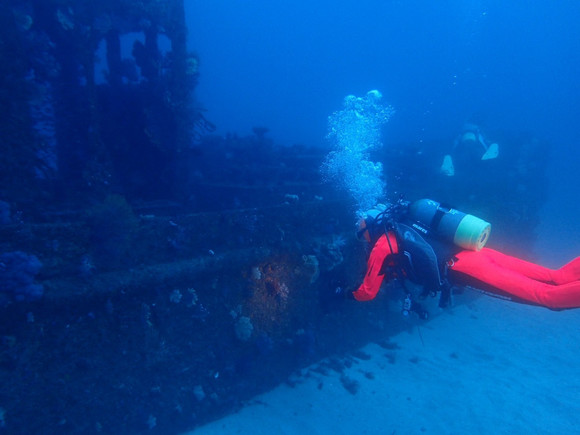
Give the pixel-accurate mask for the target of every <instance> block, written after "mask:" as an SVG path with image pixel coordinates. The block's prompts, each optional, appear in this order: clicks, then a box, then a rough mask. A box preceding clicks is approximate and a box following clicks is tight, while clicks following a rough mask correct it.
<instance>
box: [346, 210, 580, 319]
mask: <svg viewBox="0 0 580 435" xmlns="http://www.w3.org/2000/svg"><path fill="white" fill-rule="evenodd" d="M490 231H491V225H490V224H489V223H487V222H485V221H484V220H482V219H479V218H477V217H475V216H472V215H470V214H465V213H463V212H461V211H458V210H455V209H453V208H448V207H444V206H442V205H441V204H439V203H438V202H436V201H432V200H429V199H422V200H419V201H415V202H413V203H410V202H407V201H402V200H399V201H398V202H396V203H394V204H391V205H390V206H385V205H381V204H380V205H377V206H376V207H375V208H374V209H372V210H369V211H368V212H367V213H366V214H365V215H364V216H363V217H362V218H361V219H360V221H359V229H358V232H357V236H358V237H359V239H361V240H363V241H365V242H366V243H368V244H369V246H370V247H371V248H372V249H371V252H370V256H369V259H368V262H367V271H366V274H365V277H364V280H363V282H362V284H361V285H360V287H359V288H358V289H357V290H356V291H345V290H342V289H340V290H339V291H338V293H340V294H342V295H344V296H346V297H347V298H350V299H356V300H358V301H369V300H372V299H374V298H375V296H376V295H377V293H378V291H379V289H380V287H381V284H382V283H383V280H384V279H385V278H387V279H393V278H396V279H399V280H401V282H402V283H403V287H404V288H405V289H406V288H407V287H406V285H405V281H406V280H407V279H408V280H410V281H412V282H414V283H416V284H420V285H421V286H422V288H423V289H422V292H421V293H420V294H419V295H418V298H419V299H420V298H424V297H426V296H427V295H429V294H431V295H432V296H435V295H437V294H439V295H440V299H439V306H440V307H445V306H447V305H448V304H449V303H450V300H451V297H452V295H453V293H454V291H456V290H459V289H461V288H465V287H472V288H475V289H478V290H480V291H482V292H484V293H486V294H490V295H493V296H497V297H500V298H503V299H508V300H513V301H517V302H524V303H530V304H534V305H540V306H543V307H547V308H550V309H554V310H559V309H566V308H578V307H580V257H577V258H576V259H574V260H572V261H571V262H569V263H568V264H566V265H565V266H563V267H561V268H560V269H557V270H552V269H548V268H545V267H542V266H539V265H536V264H534V263H530V262H527V261H524V260H521V259H518V258H515V257H511V256H508V255H505V254H503V253H501V252H498V251H495V250H493V249H489V248H485V247H484V245H485V244H486V242H487V240H488V238H489V234H490ZM415 296H417V295H413V294H412V292H411V291H407V290H406V297H405V300H404V302H403V310H404V313H405V314H408V313H409V312H415V313H416V314H418V315H419V316H420V317H421V318H427V317H428V315H429V314H428V312H427V311H426V310H425V309H424V308H423V306H422V305H421V304H420V303H419V302H417V301H416V300H415V299H416V298H415Z"/></svg>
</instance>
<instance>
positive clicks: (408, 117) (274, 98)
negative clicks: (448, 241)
mask: <svg viewBox="0 0 580 435" xmlns="http://www.w3.org/2000/svg"><path fill="white" fill-rule="evenodd" d="M186 7H187V19H188V24H189V29H190V33H189V35H190V37H189V41H190V46H191V47H192V49H194V50H196V51H197V52H198V53H199V55H200V59H201V66H200V80H199V86H198V88H197V99H198V102H199V104H200V105H201V106H203V107H204V108H206V109H207V117H208V118H209V119H211V120H212V122H214V123H215V124H216V126H217V128H218V130H217V131H218V132H220V133H222V134H225V133H237V134H247V133H249V132H250V131H251V129H252V127H254V126H266V127H268V128H269V129H270V135H271V137H272V138H274V140H275V141H276V142H278V143H282V144H286V145H291V144H306V145H315V146H322V147H325V146H328V144H327V141H326V139H325V136H326V134H327V117H328V116H329V115H330V114H331V113H332V112H334V111H335V110H336V108H337V107H340V104H341V101H342V99H343V98H344V97H345V96H347V95H350V94H354V95H364V94H365V93H366V92H367V91H369V90H371V89H378V90H380V91H381V92H382V93H383V95H384V98H383V99H384V101H385V102H386V103H388V104H390V105H392V106H393V107H394V108H395V110H396V113H395V115H394V116H393V118H392V119H391V121H390V122H389V124H387V126H386V128H385V129H384V141H385V142H386V143H399V142H413V143H416V144H419V145H420V144H422V143H424V142H427V141H430V140H440V141H441V140H443V141H448V142H449V144H450V146H451V144H452V141H453V138H454V137H455V135H456V134H457V132H458V131H459V129H460V128H461V126H462V125H463V124H464V123H465V122H476V123H478V124H480V125H482V126H485V128H488V129H494V130H509V131H516V132H517V131H526V132H531V133H532V134H534V135H536V136H538V137H539V138H541V139H543V140H547V141H549V142H550V144H551V148H552V150H553V151H552V153H551V158H552V160H551V166H550V175H551V176H550V183H551V184H550V192H551V194H552V195H551V196H550V198H549V203H548V204H547V206H546V209H545V211H544V221H546V222H547V225H546V228H545V229H544V230H543V231H542V234H541V235H540V239H539V241H538V245H539V246H540V249H541V250H544V249H549V248H550V247H551V246H553V242H554V240H557V241H558V242H561V243H562V244H564V241H567V242H568V243H566V244H565V246H560V248H561V250H563V251H566V252H565V253H563V255H558V254H555V255H556V256H557V258H556V259H555V258H554V255H552V256H550V257H549V258H546V260H547V261H549V262H551V263H552V264H554V265H555V264H557V263H558V262H561V261H563V259H565V258H568V257H569V256H570V255H571V254H572V251H573V250H567V246H568V245H569V244H570V242H571V241H573V242H574V246H578V245H580V237H579V236H578V235H577V233H578V231H576V230H575V229H576V219H574V218H573V217H572V216H574V215H576V216H577V214H578V211H579V209H578V206H577V205H575V204H572V203H570V201H569V199H570V198H571V197H576V196H577V191H578V188H580V181H579V180H578V177H577V176H576V168H577V167H578V165H579V164H580V151H578V145H577V144H578V138H577V129H576V124H577V118H578V115H579V114H580V88H579V85H578V80H577V71H579V70H580V54H579V53H580V28H579V27H578V25H577V23H578V20H579V19H580V3H578V2H575V1H569V0H564V1H559V2H547V1H539V0H534V1H521V0H518V1H512V2H504V1H500V0H488V1H484V0H455V1H453V0H446V1H441V2H432V1H426V0H425V1H417V0H410V1H379V0H376V1H372V0H364V1H358V2H352V1H340V0H339V1H327V0H321V1H317V2H311V1H293V2H271V1H266V0H250V1H241V0H239V1H235V0H234V1H232V0H214V1H211V2H198V1H190V2H186ZM482 182H483V181H482ZM570 237H572V239H570ZM558 244H559V245H560V243H558Z"/></svg>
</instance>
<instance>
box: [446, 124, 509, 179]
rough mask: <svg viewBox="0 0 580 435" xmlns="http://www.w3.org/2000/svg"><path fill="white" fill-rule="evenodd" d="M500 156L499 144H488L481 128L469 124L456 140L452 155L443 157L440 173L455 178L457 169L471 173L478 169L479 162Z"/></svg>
mask: <svg viewBox="0 0 580 435" xmlns="http://www.w3.org/2000/svg"><path fill="white" fill-rule="evenodd" d="M498 155H499V146H498V144H497V143H490V144H488V143H487V141H486V140H485V138H484V136H483V134H482V133H481V130H480V128H479V127H478V126H477V125H475V124H471V123H468V124H465V125H464V126H463V130H462V132H461V134H460V135H459V136H458V137H457V139H455V142H454V144H453V150H452V152H451V154H447V155H445V157H443V163H442V164H441V167H440V169H439V171H440V172H441V173H442V174H443V175H447V176H449V177H453V176H454V175H455V172H456V170H457V169H458V170H460V171H467V172H471V171H473V169H474V168H475V167H477V163H478V162H482V161H486V160H492V159H495V158H497V156H498ZM456 168H457V169H456Z"/></svg>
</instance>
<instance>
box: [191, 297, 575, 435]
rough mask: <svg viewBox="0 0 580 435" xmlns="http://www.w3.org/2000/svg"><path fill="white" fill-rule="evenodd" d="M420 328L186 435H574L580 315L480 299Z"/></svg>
mask: <svg viewBox="0 0 580 435" xmlns="http://www.w3.org/2000/svg"><path fill="white" fill-rule="evenodd" d="M459 297H461V296H458V298H459ZM420 325H421V326H419V327H416V326H414V327H413V328H412V329H410V330H409V331H407V332H403V333H401V334H399V335H397V336H394V337H391V338H390V339H389V340H388V341H386V342H384V343H380V344H376V343H370V344H368V345H366V346H365V347H363V348H362V349H360V352H357V353H355V354H354V356H353V357H352V358H351V359H350V361H352V364H351V365H350V367H347V368H344V369H343V370H342V374H341V373H339V371H336V370H320V369H319V368H320V364H317V365H313V366H312V367H309V368H306V369H304V370H303V371H302V373H301V375H300V376H298V377H297V384H296V385H293V386H290V385H286V384H284V385H280V386H279V387H277V388H275V389H274V390H272V391H270V392H268V393H265V394H263V395H260V396H258V397H256V398H254V400H252V401H251V402H250V403H248V404H247V406H246V407H244V408H243V409H241V410H240V411H239V412H237V413H236V414H232V415H229V416H227V417H225V418H223V419H221V420H218V421H215V422H212V423H210V424H208V425H206V426H203V427H200V428H198V429H196V430H195V431H193V432H191V433H194V434H195V435H203V434H208V435H209V434H220V435H221V434H248V435H250V434H252V435H259V434H268V435H270V434H424V433H431V434H476V433H477V434H478V433H485V434H488V433H489V434H520V433H522V434H523V433H525V434H580V310H569V311H560V312H555V311H550V310H547V309H545V308H540V307H533V306H528V305H520V304H515V303H512V302H508V301H503V300H500V299H495V298H490V297H486V296H481V297H479V298H475V299H473V300H471V301H470V302H468V303H466V304H458V305H457V306H455V307H453V308H450V309H446V310H444V311H442V312H440V313H438V314H437V315H436V316H434V317H433V318H432V319H431V320H430V321H429V322H426V323H422V324H420ZM322 365H324V362H322ZM345 385H349V386H350V388H348V389H347V388H346V387H345ZM349 389H350V390H351V391H349Z"/></svg>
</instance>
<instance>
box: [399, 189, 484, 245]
mask: <svg viewBox="0 0 580 435" xmlns="http://www.w3.org/2000/svg"><path fill="white" fill-rule="evenodd" d="M408 216H409V218H411V220H414V221H416V222H417V223H418V224H422V225H424V226H426V227H427V228H428V229H429V230H430V231H431V232H432V234H434V235H435V236H438V237H440V238H441V239H443V240H445V241H449V242H453V243H455V244H456V245H457V246H460V247H461V248H464V249H469V250H472V251H479V250H481V248H483V247H484V246H485V244H486V243H487V239H488V238H489V234H490V232H491V224H490V223H488V222H486V221H484V220H483V219H480V218H478V217H475V216H473V215H470V214H466V213H463V212H461V211H459V210H455V209H453V208H447V207H443V206H442V205H441V204H439V203H438V202H437V201H432V200H430V199H420V200H418V201H415V202H413V203H411V204H410V205H409V209H408ZM412 226H413V225H412ZM415 228H416V229H418V230H419V231H420V232H425V229H423V228H420V227H419V228H417V227H415Z"/></svg>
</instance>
